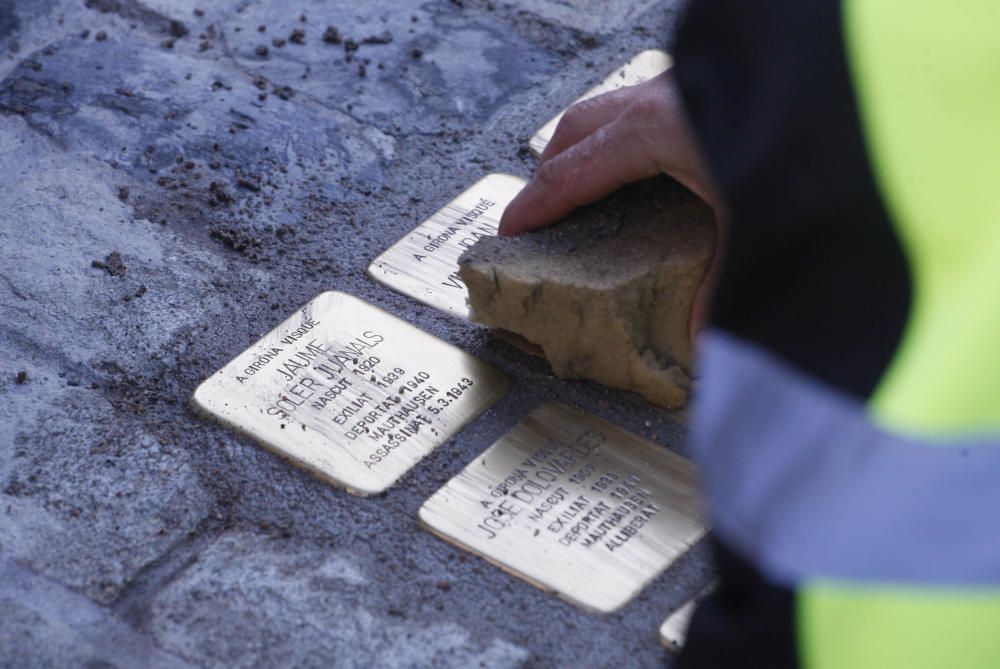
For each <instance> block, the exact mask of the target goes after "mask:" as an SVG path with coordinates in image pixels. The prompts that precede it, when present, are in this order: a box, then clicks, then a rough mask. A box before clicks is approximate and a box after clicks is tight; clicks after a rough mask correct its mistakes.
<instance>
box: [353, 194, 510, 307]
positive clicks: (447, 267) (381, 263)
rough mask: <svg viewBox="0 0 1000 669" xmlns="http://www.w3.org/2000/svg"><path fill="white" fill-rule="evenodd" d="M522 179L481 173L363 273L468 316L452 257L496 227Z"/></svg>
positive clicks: (430, 302) (491, 233)
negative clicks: (473, 181)
mask: <svg viewBox="0 0 1000 669" xmlns="http://www.w3.org/2000/svg"><path fill="white" fill-rule="evenodd" d="M524 184H525V181H524V179H521V178H520V177H515V176H512V175H510V174H490V175H488V176H485V177H483V178H482V179H480V180H479V181H477V182H476V184H475V185H474V186H472V187H471V188H469V189H468V190H466V191H465V192H464V193H462V194H461V195H459V196H458V197H457V198H455V199H454V200H452V201H451V202H450V203H449V204H448V205H447V206H446V207H444V208H443V209H441V210H439V211H438V212H437V213H436V214H434V215H433V216H431V217H430V218H428V219H427V220H426V221H424V222H423V223H421V224H420V225H418V226H417V227H416V228H414V229H413V231H412V232H411V233H409V234H408V235H406V236H405V237H403V238H402V239H400V240H399V241H398V242H396V243H395V244H393V245H392V246H391V247H389V248H388V249H387V250H386V251H385V252H384V253H383V254H382V255H380V256H379V257H378V258H376V259H375V260H374V261H373V262H372V264H371V265H369V266H368V274H369V275H370V276H371V277H372V278H373V279H375V280H376V281H380V282H382V283H384V284H385V285H387V286H389V287H390V288H392V289H393V290H396V291H398V292H400V293H403V294H404V295H409V296H410V297H413V298H415V299H417V300H420V301H421V302H423V303H424V304H427V305H430V306H432V307H434V308H435V309H440V310H441V311H443V312H445V313H448V314H453V315H455V316H458V317H459V318H468V316H469V306H468V303H467V302H466V298H467V296H468V293H467V291H466V289H465V284H463V283H462V281H461V280H460V279H459V278H458V257H459V256H460V255H462V252H463V251H465V249H466V248H468V247H469V246H471V245H472V244H475V243H476V241H478V240H479V239H480V238H482V237H486V236H493V235H495V234H496V233H497V227H499V225H500V216H501V214H503V210H504V209H505V208H506V207H507V205H508V204H510V201H511V200H513V199H514V196H515V195H517V194H518V192H519V191H520V190H521V188H523V187H524Z"/></svg>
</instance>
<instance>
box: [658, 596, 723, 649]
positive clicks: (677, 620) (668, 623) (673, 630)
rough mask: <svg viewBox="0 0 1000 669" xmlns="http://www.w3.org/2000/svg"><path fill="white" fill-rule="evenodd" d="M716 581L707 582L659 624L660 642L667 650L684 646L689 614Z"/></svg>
mask: <svg viewBox="0 0 1000 669" xmlns="http://www.w3.org/2000/svg"><path fill="white" fill-rule="evenodd" d="M716 586H717V583H715V582H713V583H711V584H709V586H708V587H706V588H705V589H704V590H702V591H701V592H699V593H698V594H697V595H696V596H695V597H694V598H693V599H692V600H691V601H689V602H688V603H687V604H685V605H684V606H682V607H681V608H679V609H677V610H676V611H674V612H673V613H671V614H670V615H669V616H668V617H667V619H666V620H664V621H663V624H662V625H660V643H662V644H663V645H664V646H666V647H667V650H670V651H673V652H675V653H676V652H679V651H680V649H681V648H683V647H684V641H685V640H686V639H687V631H688V626H689V625H690V624H691V616H693V615H694V610H695V609H696V608H698V603H699V602H700V601H701V600H702V599H704V598H705V596H706V595H708V594H709V593H710V592H712V591H713V590H715V588H716Z"/></svg>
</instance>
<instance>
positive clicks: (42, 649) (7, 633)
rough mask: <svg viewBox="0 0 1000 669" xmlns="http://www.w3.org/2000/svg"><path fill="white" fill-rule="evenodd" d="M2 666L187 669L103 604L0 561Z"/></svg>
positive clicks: (187, 665) (178, 659)
mask: <svg viewBox="0 0 1000 669" xmlns="http://www.w3.org/2000/svg"><path fill="white" fill-rule="evenodd" d="M0 650H2V652H0V666H2V667H11V668H12V669H13V668H17V669H30V668H31V667H87V668H88V669H98V668H102V669H103V668H106V669H110V668H111V667H115V668H119V667H120V668H121V669H127V668H128V667H145V668H147V669H190V668H191V667H192V666H193V665H190V664H188V663H187V662H185V661H184V660H182V659H181V658H179V657H176V656H172V655H170V654H169V653H166V652H164V651H162V650H160V649H158V648H157V647H156V646H155V645H154V644H153V642H152V641H151V639H150V638H149V637H148V636H146V635H143V634H139V633H137V632H136V631H135V630H134V629H132V628H131V627H130V626H128V625H127V624H125V623H124V622H122V621H121V620H120V619H118V618H117V617H116V616H115V615H114V614H112V613H110V612H109V611H108V610H107V609H105V608H104V607H101V606H98V605H96V604H94V603H93V602H91V601H90V600H89V599H87V598H86V597H83V596H81V595H78V594H76V593H74V592H71V591H69V590H67V589H66V588H64V587H62V586H60V585H59V584H58V583H56V582H54V581H50V580H48V579H45V578H42V577H40V576H37V575H35V574H33V573H32V572H31V571H29V570H28V569H25V568H24V567H20V566H18V565H16V564H13V563H10V562H0Z"/></svg>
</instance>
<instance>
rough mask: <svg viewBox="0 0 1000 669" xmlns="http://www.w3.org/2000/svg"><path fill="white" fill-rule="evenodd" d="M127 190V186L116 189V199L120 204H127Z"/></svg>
mask: <svg viewBox="0 0 1000 669" xmlns="http://www.w3.org/2000/svg"><path fill="white" fill-rule="evenodd" d="M128 196H129V188H128V186H119V187H118V199H119V200H121V201H122V202H128Z"/></svg>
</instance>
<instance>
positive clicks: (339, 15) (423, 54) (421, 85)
mask: <svg viewBox="0 0 1000 669" xmlns="http://www.w3.org/2000/svg"><path fill="white" fill-rule="evenodd" d="M295 7H296V8H295V9H293V8H292V7H291V6H288V5H285V4H281V3H256V4H252V5H249V6H247V8H246V9H245V10H244V11H241V12H237V13H235V14H233V15H231V16H230V17H228V18H227V19H225V20H224V21H222V26H223V28H222V31H223V32H224V39H225V46H224V47H223V48H224V50H225V52H226V53H227V54H229V55H231V56H233V57H234V58H235V59H236V60H237V62H239V63H240V64H241V66H243V67H245V68H247V70H248V71H250V72H253V73H254V74H259V75H261V76H265V77H267V78H268V79H273V80H274V81H280V82H283V83H285V84H286V85H290V86H292V87H294V88H296V89H298V90H301V91H303V92H304V93H306V94H308V95H310V96H312V97H314V98H315V99H317V100H321V101H322V102H323V103H324V104H326V105H327V106H329V107H331V108H334V109H338V110H341V111H344V112H346V113H350V114H351V115H352V116H354V117H355V118H357V119H359V120H362V121H364V122H365V123H371V124H372V125H375V126H377V127H379V128H381V129H383V130H385V131H387V132H396V133H399V132H402V133H411V132H423V133H430V132H437V131H440V130H442V129H444V128H447V127H448V126H449V125H450V124H452V123H454V122H455V121H456V120H460V122H461V123H462V124H463V125H464V124H472V123H476V122H481V121H482V120H483V119H485V118H487V117H488V116H489V115H490V114H491V113H492V112H493V111H495V110H496V109H497V107H498V106H499V105H501V104H503V102H504V101H505V100H506V99H507V98H508V97H509V96H510V95H511V94H512V93H513V92H516V91H519V90H524V89H525V88H528V87H530V86H532V85H533V84H537V83H539V82H541V81H543V80H545V79H546V78H548V77H550V76H551V75H552V74H554V73H555V72H556V71H557V69H558V65H559V62H560V61H559V60H558V59H557V58H556V57H555V55H554V54H552V53H549V52H547V51H546V50H545V49H542V48H539V47H538V46H536V45H534V44H531V43H530V42H529V41H528V40H527V39H525V38H523V37H521V36H520V35H518V34H517V33H516V32H509V31H508V32H505V31H504V27H503V26H502V25H497V22H496V21H493V22H487V21H484V20H481V19H480V18H478V17H477V16H475V15H472V16H466V15H463V14H462V13H460V12H456V11H455V10H456V6H455V4H453V3H449V2H427V3H405V2H403V3H375V2H371V3H359V2H355V1H354V0H336V1H326V2H324V1H322V0H312V1H310V2H303V3H298V4H297V5H296V6H295ZM302 18H305V19H306V20H305V21H303V20H302ZM261 29H263V30H261ZM307 47H312V48H307Z"/></svg>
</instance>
